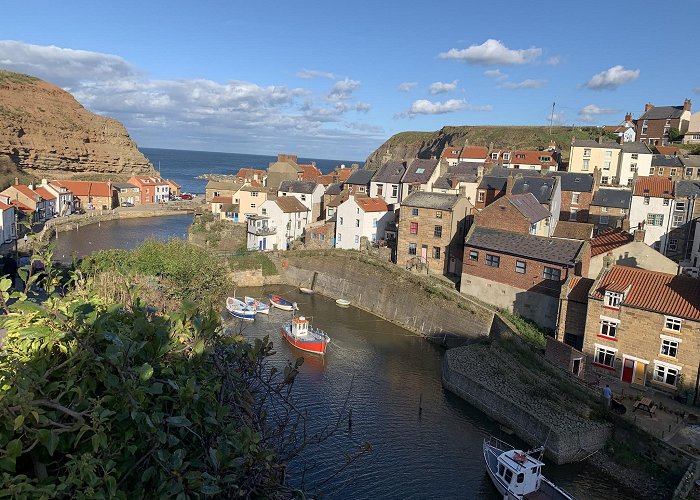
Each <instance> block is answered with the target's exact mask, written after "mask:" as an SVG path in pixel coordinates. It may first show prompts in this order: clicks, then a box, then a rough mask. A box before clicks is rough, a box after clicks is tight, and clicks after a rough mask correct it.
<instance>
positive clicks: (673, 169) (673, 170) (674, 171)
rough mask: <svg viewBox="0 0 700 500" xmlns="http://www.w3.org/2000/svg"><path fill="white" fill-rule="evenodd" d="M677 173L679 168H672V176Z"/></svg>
mask: <svg viewBox="0 0 700 500" xmlns="http://www.w3.org/2000/svg"><path fill="white" fill-rule="evenodd" d="M677 173H678V169H677V168H672V169H671V177H675V176H676V174H677Z"/></svg>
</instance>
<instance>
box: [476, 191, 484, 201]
mask: <svg viewBox="0 0 700 500" xmlns="http://www.w3.org/2000/svg"><path fill="white" fill-rule="evenodd" d="M485 194H486V193H485V192H484V191H479V194H477V196H476V201H479V202H483V201H484V195H485Z"/></svg>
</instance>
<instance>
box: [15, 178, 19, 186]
mask: <svg viewBox="0 0 700 500" xmlns="http://www.w3.org/2000/svg"><path fill="white" fill-rule="evenodd" d="M15 186H19V177H15Z"/></svg>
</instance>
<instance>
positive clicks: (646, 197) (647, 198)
mask: <svg viewBox="0 0 700 500" xmlns="http://www.w3.org/2000/svg"><path fill="white" fill-rule="evenodd" d="M649 201H651V197H649V196H645V197H644V204H645V205H648V204H649Z"/></svg>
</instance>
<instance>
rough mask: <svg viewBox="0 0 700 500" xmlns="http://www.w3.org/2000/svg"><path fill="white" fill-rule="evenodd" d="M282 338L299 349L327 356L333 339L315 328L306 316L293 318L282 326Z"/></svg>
mask: <svg viewBox="0 0 700 500" xmlns="http://www.w3.org/2000/svg"><path fill="white" fill-rule="evenodd" d="M282 336H283V337H284V338H285V339H286V340H287V342H289V343H290V344H292V345H293V346H294V347H296V348H297V349H301V350H302V351H306V352H312V353H314V354H325V353H326V346H328V343H329V342H330V341H331V338H330V337H329V336H328V334H327V333H326V332H324V331H323V330H319V329H318V328H313V327H312V326H311V324H310V323H309V320H307V319H306V318H305V317H304V316H299V317H298V318H292V320H291V321H287V322H285V323H284V324H283V325H282Z"/></svg>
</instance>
